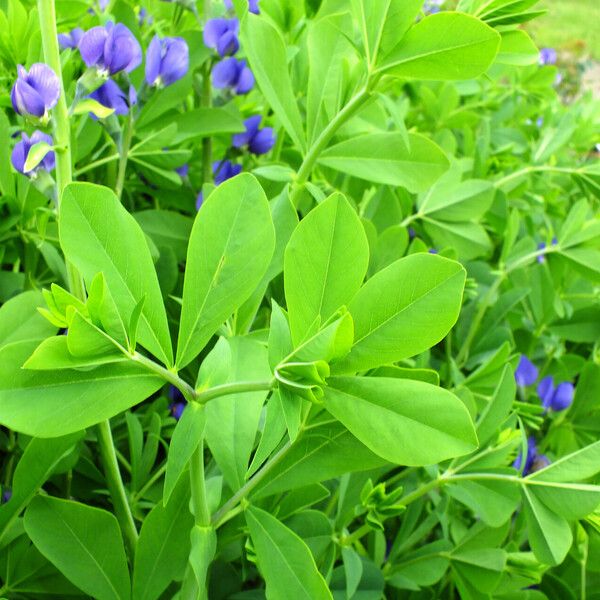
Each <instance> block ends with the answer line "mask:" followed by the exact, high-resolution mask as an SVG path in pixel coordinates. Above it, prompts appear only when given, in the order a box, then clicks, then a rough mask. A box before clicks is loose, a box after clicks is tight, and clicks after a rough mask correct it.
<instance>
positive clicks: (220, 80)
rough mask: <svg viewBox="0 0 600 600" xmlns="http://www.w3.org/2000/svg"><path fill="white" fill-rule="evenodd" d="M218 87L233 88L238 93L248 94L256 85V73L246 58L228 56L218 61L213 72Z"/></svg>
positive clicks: (214, 83) (214, 81) (213, 78)
mask: <svg viewBox="0 0 600 600" xmlns="http://www.w3.org/2000/svg"><path fill="white" fill-rule="evenodd" d="M212 81H213V85H214V86H215V87H216V88H219V89H223V88H231V89H232V90H233V91H234V92H235V93H236V94H239V95H242V94H247V93H248V92H249V91H250V90H251V89H252V88H253V87H254V75H253V74H252V71H251V70H250V68H249V67H247V66H246V61H245V60H238V59H237V58H226V59H224V60H222V61H221V62H220V63H217V64H216V65H215V67H214V69H213V72H212Z"/></svg>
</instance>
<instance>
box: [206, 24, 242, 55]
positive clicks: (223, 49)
mask: <svg viewBox="0 0 600 600" xmlns="http://www.w3.org/2000/svg"><path fill="white" fill-rule="evenodd" d="M239 30H240V23H239V21H238V20H237V19H210V20H209V21H207V23H206V26H205V27H204V32H203V37H204V44H205V45H206V46H207V47H208V48H212V49H213V50H216V51H217V52H218V53H219V56H231V55H232V54H235V53H236V52H237V51H238V50H239V49H240V42H239V40H238V33H239Z"/></svg>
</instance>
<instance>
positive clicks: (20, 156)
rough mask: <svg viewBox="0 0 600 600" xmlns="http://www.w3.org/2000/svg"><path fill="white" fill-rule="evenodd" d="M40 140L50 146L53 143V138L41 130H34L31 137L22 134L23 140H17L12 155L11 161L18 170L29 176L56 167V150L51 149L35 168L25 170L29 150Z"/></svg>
mask: <svg viewBox="0 0 600 600" xmlns="http://www.w3.org/2000/svg"><path fill="white" fill-rule="evenodd" d="M39 142H46V143H47V144H49V145H50V146H51V145H52V144H53V141H52V138H51V137H50V136H49V135H47V134H45V133H43V132H41V131H37V130H36V131H34V132H33V134H32V136H31V137H28V136H27V134H26V133H22V134H21V141H20V142H17V144H16V145H15V147H14V148H13V151H12V154H11V157H10V161H11V162H12V165H13V167H14V168H15V170H16V171H18V172H19V173H23V175H27V176H28V177H32V176H35V175H36V174H37V172H38V171H41V170H44V171H52V169H54V166H55V164H56V160H55V155H54V152H52V151H50V152H48V153H47V154H46V155H45V156H44V158H42V160H41V161H40V162H39V163H38V164H37V166H36V167H35V168H33V169H31V170H30V171H26V170H25V163H26V162H27V158H28V157H29V151H30V150H31V148H32V146H34V145H35V144H38V143H39Z"/></svg>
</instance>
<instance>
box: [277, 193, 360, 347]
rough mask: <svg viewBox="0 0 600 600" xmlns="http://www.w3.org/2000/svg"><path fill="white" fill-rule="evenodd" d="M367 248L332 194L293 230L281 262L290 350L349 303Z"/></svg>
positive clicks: (344, 204)
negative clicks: (292, 342) (290, 333)
mask: <svg viewBox="0 0 600 600" xmlns="http://www.w3.org/2000/svg"><path fill="white" fill-rule="evenodd" d="M368 264H369V246H368V242H367V237H366V235H365V231H364V229H363V226H362V224H361V222H360V220H359V218H358V217H357V215H356V212H355V211H354V209H353V208H352V207H351V206H350V204H349V203H348V201H347V200H346V199H345V198H344V196H342V195H341V194H333V195H332V196H330V197H329V198H328V199H327V200H325V202H323V203H322V204H320V205H319V206H318V207H317V208H315V209H314V210H313V211H311V212H310V213H309V214H308V216H307V217H306V218H304V219H303V220H302V222H301V223H300V225H298V227H297V228H296V230H295V231H294V233H293V234H292V237H291V239H290V241H289V243H288V245H287V248H286V251H285V259H284V282H285V297H286V301H287V306H288V311H289V318H290V327H291V331H292V339H293V341H294V343H295V345H298V344H300V343H301V342H302V341H303V339H304V337H305V336H306V335H307V333H309V332H310V331H311V329H312V328H313V327H314V326H315V324H316V326H317V328H319V326H320V325H321V324H323V323H324V322H325V321H326V320H327V319H328V318H329V317H331V315H333V313H334V312H336V311H337V310H338V309H339V308H340V307H341V306H343V305H345V304H347V303H348V302H350V300H351V299H352V297H353V296H354V295H355V294H356V292H357V291H358V289H359V287H360V285H361V284H362V282H363V279H364V277H365V274H366V272H367V267H368Z"/></svg>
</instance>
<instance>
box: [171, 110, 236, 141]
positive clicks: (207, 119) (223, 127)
mask: <svg viewBox="0 0 600 600" xmlns="http://www.w3.org/2000/svg"><path fill="white" fill-rule="evenodd" d="M173 122H174V123H175V125H177V133H176V135H175V136H174V137H173V138H172V139H171V141H170V143H171V144H172V145H175V144H181V143H182V142H187V141H189V140H193V139H197V138H203V137H210V136H213V135H217V134H220V133H239V132H241V131H244V122H243V121H242V119H241V117H240V116H239V114H235V112H232V111H231V110H229V107H227V108H195V109H194V110H186V111H185V112H183V113H180V114H178V115H177V116H176V117H175V118H174V119H173Z"/></svg>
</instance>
